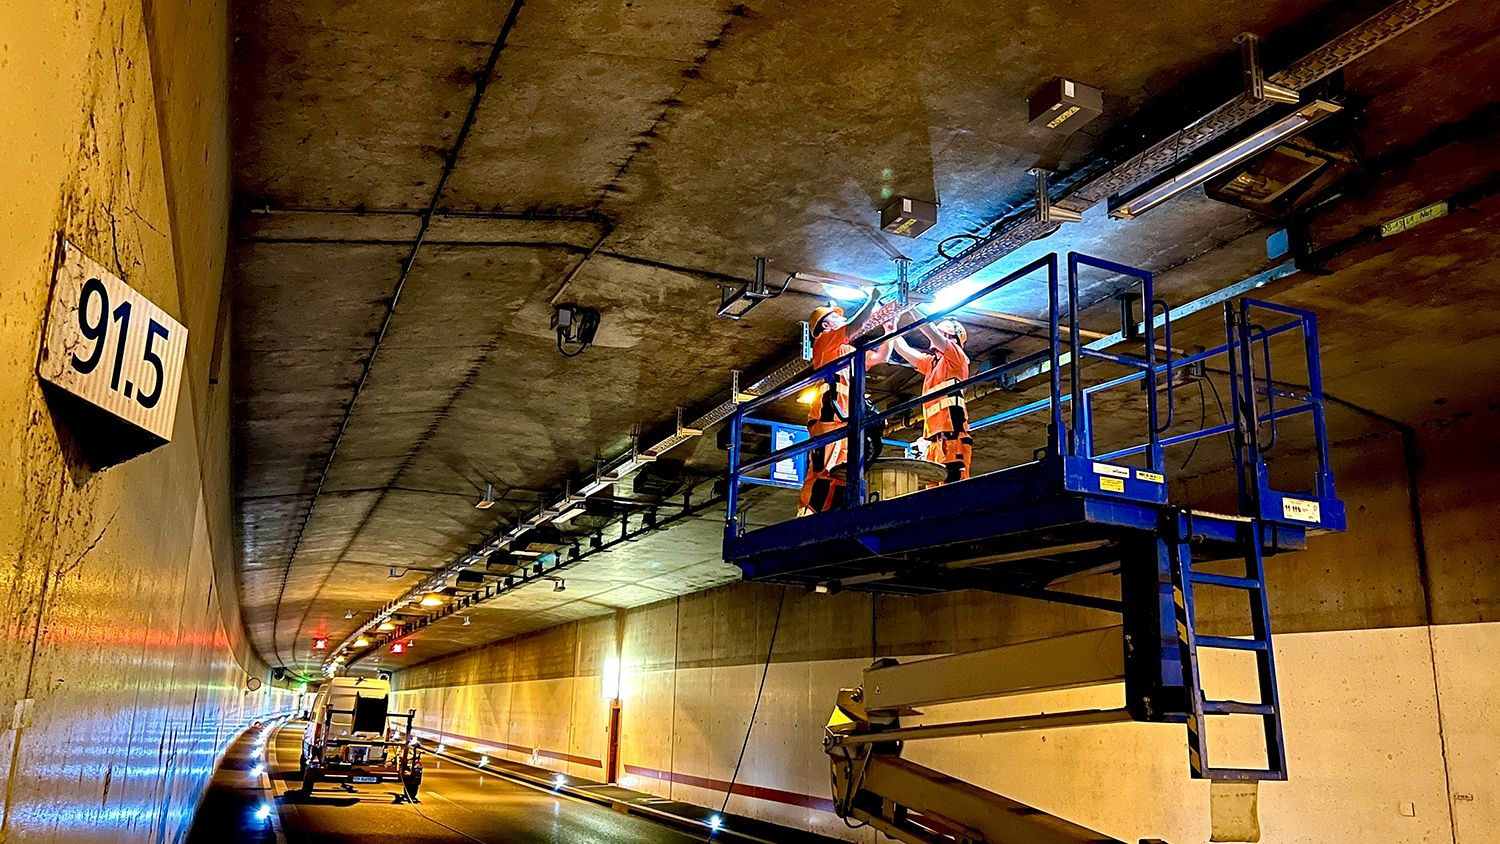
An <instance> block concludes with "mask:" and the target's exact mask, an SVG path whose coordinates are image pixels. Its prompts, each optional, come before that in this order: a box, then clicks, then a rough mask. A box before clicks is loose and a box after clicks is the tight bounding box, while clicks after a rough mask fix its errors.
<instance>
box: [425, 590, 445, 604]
mask: <svg viewBox="0 0 1500 844" xmlns="http://www.w3.org/2000/svg"><path fill="white" fill-rule="evenodd" d="M446 603H448V599H447V598H444V597H443V596H442V595H439V594H437V593H436V592H432V593H428V594H426V595H423V596H422V600H421V601H420V604H421V605H422V606H424V607H441V606H442V605H443V604H446Z"/></svg>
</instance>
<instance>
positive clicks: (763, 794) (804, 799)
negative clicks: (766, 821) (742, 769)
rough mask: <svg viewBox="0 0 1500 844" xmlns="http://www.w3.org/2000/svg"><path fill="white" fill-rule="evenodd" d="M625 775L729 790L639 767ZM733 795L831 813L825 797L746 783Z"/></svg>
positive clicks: (717, 782) (705, 779) (699, 779)
mask: <svg viewBox="0 0 1500 844" xmlns="http://www.w3.org/2000/svg"><path fill="white" fill-rule="evenodd" d="M625 773H627V774H635V775H636V776H641V777H650V778H651V779H654V780H661V781H662V782H680V783H682V784H683V785H690V786H693V787H695V788H706V789H709V790H711V791H729V790H730V784H729V782H728V781H727V780H716V779H710V778H709V777H698V776H693V775H692V774H679V773H675V772H673V771H658V770H656V769H655V768H642V767H640V766H639V765H630V764H627V765H626V766H625ZM734 793H735V794H740V795H744V796H745V797H754V798H755V799H757V800H770V801H771V802H773V803H784V804H786V805H788V806H801V807H803V808H805V809H818V810H820V811H824V812H832V811H833V801H832V800H829V799H828V798H826V797H814V796H812V795H811V794H799V793H797V792H795V791H783V790H781V789H779V788H768V787H766V786H763V785H750V784H748V783H743V782H737V783H735V784H734Z"/></svg>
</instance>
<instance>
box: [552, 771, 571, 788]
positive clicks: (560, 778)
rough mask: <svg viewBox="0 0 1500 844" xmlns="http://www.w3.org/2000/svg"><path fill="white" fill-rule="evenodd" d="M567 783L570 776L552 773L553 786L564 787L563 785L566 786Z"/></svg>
mask: <svg viewBox="0 0 1500 844" xmlns="http://www.w3.org/2000/svg"><path fill="white" fill-rule="evenodd" d="M567 784H568V778H567V777H566V776H564V775H562V774H553V775H552V787H553V788H562V787H563V786H565V785H567Z"/></svg>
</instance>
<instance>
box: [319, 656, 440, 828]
mask: <svg viewBox="0 0 1500 844" xmlns="http://www.w3.org/2000/svg"><path fill="white" fill-rule="evenodd" d="M390 694H391V684H390V681H389V680H384V679H377V678H373V677H334V678H332V679H330V680H328V681H327V682H325V683H324V684H323V686H322V688H320V689H318V694H317V696H316V697H314V698H313V704H312V708H311V710H309V713H308V714H309V718H308V724H307V729H306V730H305V731H304V732H303V734H302V759H301V772H302V794H303V796H306V795H309V794H311V793H312V789H313V786H314V785H315V784H316V783H317V782H318V781H320V780H328V781H334V782H342V783H343V786H344V788H346V789H350V788H352V786H354V785H358V784H376V783H381V782H400V783H401V784H402V785H403V786H404V789H405V796H406V798H408V799H410V800H412V801H415V800H416V796H417V788H418V786H420V785H421V782H422V758H421V751H420V750H419V749H418V748H417V747H416V745H415V743H414V739H413V738H412V735H411V727H412V719H413V717H414V716H415V715H416V712H415V710H414V711H412V712H408V713H407V714H405V715H391V714H390V713H389V711H388V710H389V707H390Z"/></svg>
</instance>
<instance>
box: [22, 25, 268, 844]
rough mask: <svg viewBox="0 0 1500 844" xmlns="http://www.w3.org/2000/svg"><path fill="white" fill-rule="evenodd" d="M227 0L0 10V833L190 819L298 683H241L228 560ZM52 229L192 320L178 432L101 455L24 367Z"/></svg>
mask: <svg viewBox="0 0 1500 844" xmlns="http://www.w3.org/2000/svg"><path fill="white" fill-rule="evenodd" d="M227 15H228V10H227V6H226V4H225V3H224V2H222V0H210V2H203V1H202V0H191V1H190V2H176V3H155V2H151V1H150V0H141V2H137V1H136V0H124V2H118V3H109V4H98V3H85V2H72V0H49V2H43V3H29V4H12V5H11V7H10V9H9V11H8V12H7V14H6V27H5V28H4V30H3V31H0V90H4V91H5V95H4V96H3V97H0V126H4V127H5V131H4V132H3V133H0V194H3V196H4V198H5V201H3V202H0V437H3V438H4V445H3V448H0V460H3V462H4V463H5V464H6V465H7V466H9V467H10V468H11V471H7V472H0V596H3V600H4V602H5V610H4V614H3V622H0V728H3V729H0V740H3V742H4V747H3V749H0V781H3V782H4V784H5V803H4V811H3V819H0V840H16V841H19V840H25V841H38V842H53V841H99V840H103V839H106V838H107V839H109V840H114V841H122V842H124V841H176V840H180V839H181V838H182V837H183V835H184V834H185V831H186V828H187V826H188V824H189V822H190V821H191V818H192V813H193V810H194V807H195V805H196V803H197V801H198V798H199V796H200V795H201V793H202V791H203V788H204V786H205V784H206V782H207V781H208V778H209V776H210V774H211V773H212V770H213V766H214V762H215V760H216V758H217V756H218V754H219V752H220V750H222V749H223V747H224V745H225V743H226V741H227V739H228V738H229V737H230V736H232V735H233V734H234V733H235V732H237V731H238V729H239V727H240V726H241V725H243V724H245V723H247V722H249V721H251V720H253V719H254V718H255V717H256V716H257V715H259V714H261V713H265V712H271V711H277V710H282V709H288V708H290V707H291V706H293V705H294V703H295V701H294V700H293V696H292V695H291V694H290V693H289V692H287V691H285V690H281V689H277V690H274V691H273V690H272V689H271V688H270V684H269V682H267V684H266V686H265V687H264V688H262V689H261V690H260V691H258V692H255V693H250V692H247V691H246V690H245V685H246V680H247V677H248V676H255V677H260V678H262V679H263V680H267V681H268V680H269V678H267V677H266V672H267V668H266V666H265V665H264V664H262V663H261V662H260V661H259V660H258V659H257V658H256V657H255V656H254V655H253V653H252V651H251V648H250V646H249V644H248V641H247V638H246V636H245V634H244V630H243V625H242V623H241V621H240V617H239V598H238V594H237V591H236V587H235V576H234V569H233V550H234V545H233V543H234V539H233V535H232V533H233V531H232V521H231V519H230V504H229V502H230V498H229V474H230V456H229V424H228V418H229V385H228V383H227V379H225V380H220V378H219V376H221V375H222V374H223V373H225V372H226V371H227V370H226V366H225V361H224V360H223V355H224V353H225V352H226V350H227V340H228V338H227V330H226V327H227V324H228V323H227V318H228V314H227V313H225V312H224V311H223V308H224V300H223V298H222V297H221V286H222V283H223V280H224V272H225V268H224V259H225V238H226V236H227V231H228V218H229V201H230V186H229V138H228V111H227V109H228V105H227V92H228V91H227V89H228V81H227V80H228V75H227V74H228V70H227V66H228V49H229V45H228V21H227ZM59 234H61V235H62V236H64V237H66V238H68V239H69V240H71V241H72V242H73V243H75V244H77V245H78V246H79V247H81V248H82V249H83V250H84V251H85V252H86V253H87V254H88V255H89V256H91V257H92V258H94V259H95V260H97V261H99V262H101V263H102V264H104V265H105V266H106V267H107V268H109V269H110V270H111V271H112V272H115V273H116V274H118V275H120V276H121V277H123V278H124V279H125V280H126V281H127V283H129V284H130V285H132V286H133V287H135V288H136V289H137V290H139V291H141V292H142V293H143V294H145V295H146V296H147V297H149V298H150V299H151V300H152V301H154V302H156V303H157V304H158V305H160V306H161V307H163V308H164V309H166V310H167V311H168V312H169V313H171V314H172V315H173V316H174V317H176V318H177V319H178V320H179V321H180V322H182V323H183V324H184V325H186V326H187V327H188V329H189V332H190V334H189V342H188V347H187V362H186V365H185V367H184V374H183V382H182V388H181V393H180V396H179V405H178V410H177V417H176V430H175V434H174V437H173V439H172V442H171V443H170V444H168V445H166V446H164V447H162V448H159V449H157V450H155V451H153V452H151V453H149V454H147V455H145V456H142V457H138V458H136V459H134V460H131V461H129V462H126V463H124V464H122V465H119V466H116V467H114V468H110V469H107V470H105V471H102V472H96V471H91V470H90V469H89V468H88V467H87V466H86V465H85V464H84V463H83V462H82V461H81V460H80V459H79V458H78V456H77V446H76V440H74V435H75V433H78V432H73V431H70V430H68V428H67V426H66V424H65V423H63V422H62V421H61V420H59V419H57V418H56V417H54V415H53V413H52V410H51V408H49V405H48V403H47V400H46V398H45V397H44V395H43V393H42V390H41V387H40V385H39V382H38V379H37V375H36V364H37V356H38V351H39V349H40V347H41V342H42V330H43V324H44V315H45V312H46V308H47V306H48V299H49V291H50V288H51V281H52V270H53V254H54V248H55V245H56V238H57V237H58V236H59ZM84 435H87V434H84Z"/></svg>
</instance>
